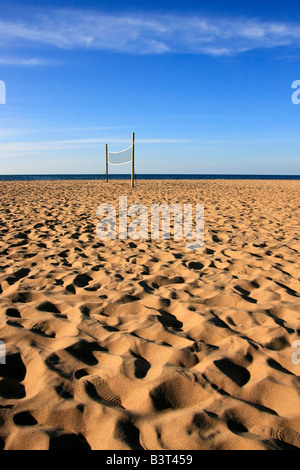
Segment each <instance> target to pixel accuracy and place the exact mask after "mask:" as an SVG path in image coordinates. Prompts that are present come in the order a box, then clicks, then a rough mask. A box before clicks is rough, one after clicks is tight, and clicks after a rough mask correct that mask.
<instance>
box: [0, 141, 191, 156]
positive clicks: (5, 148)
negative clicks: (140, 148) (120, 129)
mask: <svg viewBox="0 0 300 470" xmlns="http://www.w3.org/2000/svg"><path fill="white" fill-rule="evenodd" d="M196 141H197V140H194V139H168V138H166V139H139V140H136V143H140V144H145V143H147V144H151V143H154V144H156V143H168V144H172V143H173V144H177V143H186V142H196ZM108 142H109V143H110V144H124V145H128V144H130V140H128V139H122V138H111V137H107V138H95V139H69V140H52V141H42V142H5V143H0V155H1V156H2V157H6V156H7V155H8V154H18V153H28V152H30V153H32V152H45V151H52V150H66V149H78V148H88V147H95V146H96V147H97V146H99V145H101V144H102V145H103V144H106V143H108ZM120 150H122V148H120Z"/></svg>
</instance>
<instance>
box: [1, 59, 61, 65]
mask: <svg viewBox="0 0 300 470" xmlns="http://www.w3.org/2000/svg"><path fill="white" fill-rule="evenodd" d="M57 63H58V62H56V61H55V62H54V61H50V60H46V59H39V58H36V57H35V58H31V59H24V58H20V57H0V65H16V66H22V67H36V66H38V65H39V66H43V65H55V64H57Z"/></svg>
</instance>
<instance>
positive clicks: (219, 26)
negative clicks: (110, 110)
mask: <svg viewBox="0 0 300 470" xmlns="http://www.w3.org/2000/svg"><path fill="white" fill-rule="evenodd" d="M0 41H1V43H2V46H3V47H4V48H9V47H11V46H14V47H16V46H25V45H30V44H31V45H32V44H34V45H36V46H39V47H41V46H48V47H49V46H50V47H54V48H59V49H91V50H105V51H115V52H121V53H131V54H165V53H187V54H189V53H192V54H206V55H210V56H231V55H236V54H240V53H242V52H245V51H249V50H253V49H258V48H274V47H278V46H294V47H299V46H300V23H297V22H295V23H287V22H278V21H277V22H275V21H271V20H270V21H262V20H259V19H255V18H214V17H202V16H199V15H198V16H192V15H185V16H176V15H175V14H172V15H171V14H160V15H158V14H149V13H148V14H107V13H100V12H97V11H88V10H84V11H79V10H66V9H64V10H56V11H47V13H46V12H45V11H43V13H41V14H35V15H31V17H30V20H26V19H21V18H19V19H16V20H4V19H2V20H0ZM2 60H4V59H2ZM32 60H33V61H34V59H32ZM36 60H37V59H36ZM32 64H33V65H34V62H33V63H32ZM38 64H39V61H38V60H37V62H36V65H38ZM24 65H26V62H25V63H24ZM28 65H29V64H28Z"/></svg>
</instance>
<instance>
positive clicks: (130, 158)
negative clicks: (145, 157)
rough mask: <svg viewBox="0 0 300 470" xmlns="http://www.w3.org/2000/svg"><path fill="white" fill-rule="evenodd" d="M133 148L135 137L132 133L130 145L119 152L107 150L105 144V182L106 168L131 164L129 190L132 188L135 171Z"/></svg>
mask: <svg viewBox="0 0 300 470" xmlns="http://www.w3.org/2000/svg"><path fill="white" fill-rule="evenodd" d="M134 146H135V136H134V132H133V133H132V144H131V145H130V147H128V148H126V149H124V150H121V151H119V152H111V151H110V150H108V145H107V144H106V182H108V167H109V165H125V164H126V163H131V188H134V180H135V179H136V178H135V171H134V150H135V149H134Z"/></svg>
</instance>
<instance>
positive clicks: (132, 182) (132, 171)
mask: <svg viewBox="0 0 300 470" xmlns="http://www.w3.org/2000/svg"><path fill="white" fill-rule="evenodd" d="M134 141H135V135H134V132H133V133H132V158H131V189H133V188H134Z"/></svg>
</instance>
